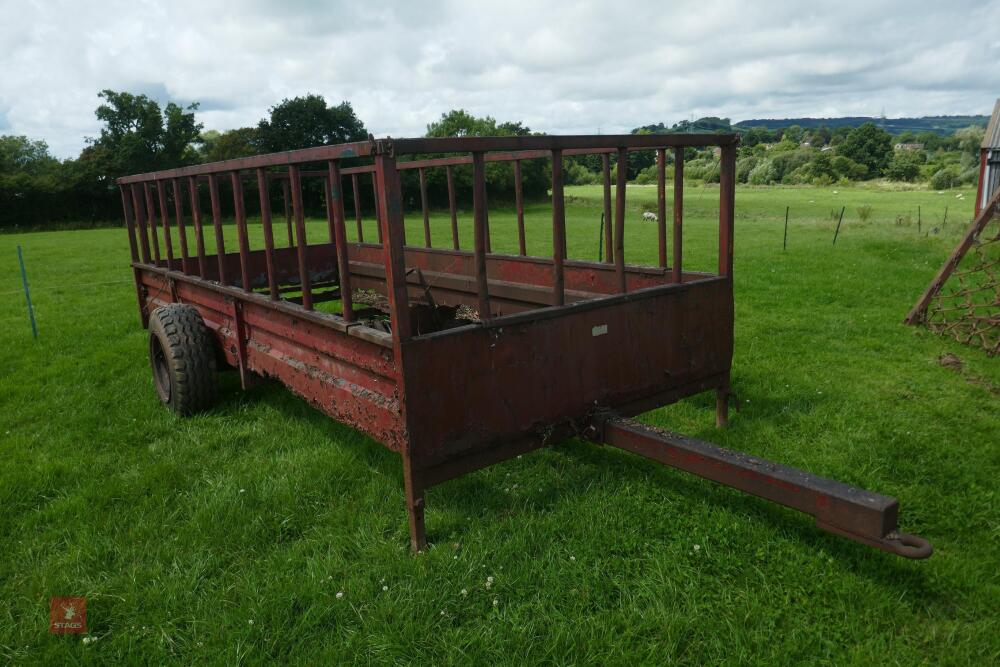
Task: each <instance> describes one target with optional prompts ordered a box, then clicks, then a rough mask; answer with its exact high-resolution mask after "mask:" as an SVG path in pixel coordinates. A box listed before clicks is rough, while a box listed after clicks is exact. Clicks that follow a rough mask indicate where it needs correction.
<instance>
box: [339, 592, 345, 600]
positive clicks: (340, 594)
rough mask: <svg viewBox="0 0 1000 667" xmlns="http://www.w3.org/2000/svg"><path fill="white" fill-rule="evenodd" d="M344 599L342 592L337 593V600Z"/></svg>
mask: <svg viewBox="0 0 1000 667" xmlns="http://www.w3.org/2000/svg"><path fill="white" fill-rule="evenodd" d="M342 597H344V591H337V599H338V600H339V599H340V598H342Z"/></svg>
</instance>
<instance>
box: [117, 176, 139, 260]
mask: <svg viewBox="0 0 1000 667" xmlns="http://www.w3.org/2000/svg"><path fill="white" fill-rule="evenodd" d="M118 190H119V191H120V192H121V195H122V212H123V213H124V214H125V230H126V231H127V232H128V250H129V255H130V256H131V257H132V261H133V262H136V263H138V261H139V246H138V245H136V240H135V217H134V216H133V215H132V202H131V201H130V198H129V197H127V196H125V186H124V185H119V186H118Z"/></svg>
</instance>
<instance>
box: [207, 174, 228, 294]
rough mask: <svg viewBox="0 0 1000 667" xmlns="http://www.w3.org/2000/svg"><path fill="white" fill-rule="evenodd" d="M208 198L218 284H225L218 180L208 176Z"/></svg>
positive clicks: (224, 256)
mask: <svg viewBox="0 0 1000 667" xmlns="http://www.w3.org/2000/svg"><path fill="white" fill-rule="evenodd" d="M208 196H209V199H210V200H211V202H212V226H213V227H214V228H215V256H216V258H217V259H218V263H219V282H220V283H222V284H223V285H225V284H226V282H227V281H226V242H225V239H224V238H223V236H222V209H221V207H220V205H219V179H218V178H217V176H216V174H209V175H208Z"/></svg>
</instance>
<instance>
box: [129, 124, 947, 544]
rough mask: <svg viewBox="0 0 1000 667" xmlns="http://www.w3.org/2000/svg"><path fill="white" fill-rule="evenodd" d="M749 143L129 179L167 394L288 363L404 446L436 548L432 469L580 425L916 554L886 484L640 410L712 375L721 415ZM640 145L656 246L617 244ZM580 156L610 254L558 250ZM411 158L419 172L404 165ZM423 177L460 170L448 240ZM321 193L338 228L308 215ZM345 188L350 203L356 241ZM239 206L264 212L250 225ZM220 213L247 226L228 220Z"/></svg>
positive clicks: (381, 159) (502, 454) (367, 427)
mask: <svg viewBox="0 0 1000 667" xmlns="http://www.w3.org/2000/svg"><path fill="white" fill-rule="evenodd" d="M737 144H738V137H737V136H736V135H733V134H711V135H708V134H671V135H646V136H641V135H640V136H636V135H627V136H614V135H610V136H607V135H603V136H518V137H464V138H436V139H396V140H393V139H380V140H375V139H374V138H369V140H368V141H362V142H356V143H348V144H342V145H332V146H320V147H316V148H309V149H305V150H297V151H290V152H285V153H275V154H270V155H260V156H256V157H248V158H240V159H235V160H228V161H225V162H217V163H212V164H204V165H197V166H190V167H183V168H179V169H170V170H165V171H159V172H155V173H150V174H141V175H135V176H126V177H124V178H120V179H118V184H119V186H120V188H121V195H122V205H123V208H124V213H125V222H126V228H127V230H128V239H129V244H130V249H131V256H132V262H131V266H132V271H133V274H134V277H135V287H136V296H137V298H138V302H139V310H140V313H141V319H142V324H143V326H144V327H147V328H148V329H149V331H150V337H149V351H150V359H151V364H152V369H153V379H154V385H155V387H156V390H157V392H158V394H159V396H160V398H161V400H162V401H163V402H164V403H165V404H166V405H167V406H168V407H170V408H171V409H173V410H175V411H176V412H178V413H180V414H189V413H191V412H194V411H197V410H199V409H202V408H205V407H207V406H208V405H209V404H210V403H211V401H212V399H213V397H214V395H215V375H216V370H217V368H218V367H219V366H220V365H221V366H226V367H232V368H235V369H237V370H238V372H239V377H240V380H241V383H242V385H243V386H244V387H246V386H248V385H250V384H251V383H253V382H254V381H255V380H256V379H257V378H260V377H268V378H274V379H277V380H279V381H280V382H282V383H283V384H284V385H285V386H286V387H287V388H288V389H290V390H291V391H292V392H294V393H296V394H298V395H300V396H302V397H303V398H305V399H306V400H307V401H309V403H311V404H312V405H314V406H315V407H316V408H318V409H319V410H321V411H323V412H324V413H326V414H327V415H329V416H330V417H332V418H334V419H336V420H338V421H340V422H342V423H344V424H348V425H350V426H352V427H354V428H356V429H358V430H360V431H362V432H364V433H366V434H367V435H368V436H370V437H371V438H373V439H374V440H377V441H378V442H380V443H382V444H383V445H385V446H386V447H388V448H389V449H391V450H393V451H397V452H399V453H400V455H401V456H402V464H403V465H402V468H403V479H404V487H405V497H406V507H407V510H408V513H409V528H410V539H411V544H412V547H413V548H414V549H417V550H419V549H422V548H423V547H424V546H425V544H426V536H425V527H424V502H425V493H426V491H427V490H428V489H429V488H431V487H433V486H435V485H438V484H441V483H442V482H445V481H447V480H450V479H453V478H455V477H458V476H460V475H463V474H465V473H468V472H471V471H473V470H477V469H480V468H483V467H485V466H489V465H491V464H493V463H497V462H499V461H503V460H505V459H508V458H511V457H513V456H517V455H519V454H522V453H525V452H528V451H530V450H533V449H536V448H539V447H543V446H547V445H551V444H555V443H557V442H559V441H561V440H564V439H566V438H569V437H582V438H585V439H588V440H590V441H593V442H597V443H603V444H607V445H611V446H614V447H618V448H621V449H624V450H626V451H630V452H634V453H636V454H639V455H641V456H644V457H646V458H648V459H652V460H654V461H658V462H661V463H664V464H666V465H669V466H672V467H675V468H678V469H681V470H685V471H688V472H691V473H694V474H696V475H699V476H701V477H705V478H708V479H710V480H713V481H715V482H718V483H720V484H724V485H726V486H731V487H733V488H736V489H739V490H741V491H744V492H747V493H750V494H753V495H756V496H759V497H762V498H765V499H767V500H770V501H773V502H777V503H780V504H782V505H786V506H788V507H791V508H793V509H796V510H799V511H801V512H804V513H806V514H810V515H813V516H814V517H815V518H816V523H817V525H818V527H820V528H822V529H823V530H826V531H830V532H833V533H836V534H838V535H842V536H844V537H847V538H849V539H852V540H855V541H857V542H861V543H863V544H867V545H870V546H874V547H877V548H880V549H883V550H886V551H889V552H892V553H895V554H898V555H900V556H905V557H909V558H925V557H927V556H929V555H930V553H931V547H930V545H929V543H927V541H926V540H923V539H922V538H919V537H916V536H912V535H906V534H902V533H899V532H898V531H897V525H896V524H897V509H898V504H897V502H896V500H895V499H893V498H889V497H886V496H881V495H878V494H875V493H871V492H869V491H865V490H862V489H858V488H855V487H851V486H848V485H846V484H841V483H839V482H835V481H831V480H827V479H823V478H820V477H817V476H814V475H811V474H808V473H805V472H802V471H799V470H794V469H791V468H786V467H784V466H780V465H777V464H774V463H770V462H767V461H764V460H761V459H758V458H756V457H753V456H747V455H745V454H740V453H736V452H732V451H728V450H725V449H722V448H720V447H716V446H715V445H711V444H709V443H705V442H699V441H696V440H693V439H691V438H687V437H684V436H682V435H678V434H674V433H668V432H664V431H660V430H657V429H653V428H651V427H649V426H645V425H643V424H640V423H638V422H635V421H632V420H631V419H630V418H631V417H633V416H635V415H638V414H641V413H643V412H646V411H648V410H651V409H654V408H656V407H659V406H663V405H667V404H669V403H673V402H675V401H678V400H680V399H682V398H685V397H688V396H692V395H695V394H698V393H700V392H705V391H713V392H715V395H716V420H717V423H718V425H719V426H724V425H725V424H726V421H727V410H728V401H729V396H730V368H731V365H732V355H733V207H734V194H735V179H734V174H735V158H736V147H737ZM712 147H717V148H718V149H719V153H720V155H721V157H720V161H721V163H720V174H721V176H720V187H719V193H720V194H719V202H718V262H717V267H715V266H713V268H712V270H709V271H704V270H702V271H696V270H689V269H686V268H684V255H683V252H684V244H683V233H684V199H683V195H684V178H683V175H684V151H685V149H691V148H694V149H697V148H712ZM630 151H653V152H654V153H655V156H656V165H657V175H658V179H657V181H658V184H657V195H658V196H657V215H656V216H655V224H656V237H657V246H656V254H657V257H658V261H657V263H656V265H654V266H645V265H640V264H637V263H635V262H629V263H626V261H625V224H626V217H628V209H627V208H626V175H627V165H628V162H627V160H628V153H629V152H630ZM588 154H594V155H597V156H599V160H600V162H601V165H602V175H603V191H604V201H603V212H602V215H603V217H602V220H606V221H607V224H606V225H604V226H603V230H602V231H601V234H602V244H603V247H604V249H605V251H604V253H603V254H602V256H601V257H600V259H598V260H597V261H582V260H579V259H571V258H569V257H568V256H567V252H566V247H567V233H566V214H565V197H564V193H563V168H564V162H565V160H566V158H567V157H569V156H579V155H588ZM671 157H672V163H673V166H672V169H673V181H672V189H673V196H672V197H671V200H672V203H671V207H672V211H668V210H667V192H666V190H667V183H668V179H667V178H666V169H667V164H668V161H670V160H669V158H671ZM531 161H543V166H544V174H545V178H548V175H549V174H551V182H550V183H547V185H548V186H549V191H550V193H551V236H549V233H548V232H547V231H546V232H545V233H544V234H545V237H546V240H545V243H544V246H545V254H544V255H532V254H529V253H528V248H527V245H528V244H527V243H526V234H525V207H524V200H525V195H526V193H525V192H524V187H523V185H524V182H523V181H522V170H523V168H526V167H529V166H531V167H537V166H538V164H537V162H531ZM496 163H502V164H501V165H500V166H499V167H498V166H496ZM529 163H530V164H529ZM612 164H614V165H616V166H617V171H616V173H615V174H614V180H615V188H614V189H612V180H613V179H612V173H613V172H612V168H611V166H612ZM504 165H506V166H504ZM487 169H491V170H493V171H494V172H495V171H496V170H497V169H502V170H506V171H505V173H506V174H507V175H508V176H509V177H511V178H512V180H513V188H514V195H515V197H514V199H515V202H516V204H515V207H516V216H515V219H516V225H517V230H516V231H517V239H518V242H517V245H518V249H517V252H516V253H515V252H513V250H511V251H509V252H498V251H496V250H494V248H493V239H492V238H491V222H490V218H489V207H488V203H487V178H486V174H487ZM412 170H417V175H416V176H417V178H412V174H411V175H406V178H405V179H404V178H403V175H404V174H405V172H407V171H412ZM460 170H462V171H461V173H460ZM470 171H471V179H469V172H470ZM435 172H436V173H435ZM536 173H537V172H536ZM432 176H433V177H434V178H435V179H437V182H438V183H444V182H446V183H447V195H448V220H449V222H450V232H451V234H450V236H451V239H450V240H451V243H448V244H445V246H444V247H433V244H432V236H433V235H432V234H431V224H430V216H429V213H428V210H429V209H428V207H429V198H428V182H429V181H430V180H431V177H432ZM459 176H462V177H463V178H465V179H467V182H470V183H471V195H472V196H471V199H472V227H473V234H472V236H473V243H472V246H471V247H463V245H462V244H461V243H460V238H459V233H458V230H459V224H458V218H459V211H458V207H457V200H458V198H459V197H458V195H459V190H460V189H461V188H460V187H459ZM404 181H406V182H408V183H409V184H410V186H409V187H411V188H415V187H419V190H420V192H419V195H420V196H419V199H420V202H421V206H420V212H421V214H422V229H421V228H420V227H418V226H416V225H415V227H417V228H418V229H421V231H422V232H423V233H422V235H419V236H422V238H421V239H419V241H421V242H417V240H416V239H413V238H409V239H408V238H406V232H405V229H404V224H403V216H404V192H403V182H404ZM310 188H312V189H310ZM320 192H322V193H323V195H322V200H320V199H319V193H320ZM442 192H443V191H442ZM345 193H350V195H348V196H345ZM612 193H613V194H612ZM411 194H413V192H411ZM462 194H464V193H462ZM310 197H312V201H313V202H314V204H313V205H317V204H321V205H322V210H323V211H324V212H325V216H326V225H325V227H319V226H315V225H314V226H308V227H307V225H306V213H305V209H306V207H307V206H308V205H309V198H310ZM251 200H252V202H251ZM414 200H415V198H414ZM442 200H443V197H442ZM345 203H347V204H350V205H351V206H353V211H352V212H353V214H354V215H353V218H354V220H352V221H351V222H352V223H353V224H352V225H351V226H352V234H350V236H352V237H353V238H352V239H351V240H348V237H349V235H348V231H347V227H348V224H349V223H348V219H347V216H348V212H349V211H347V210H345ZM206 208H207V211H206V210H203V209H206ZM248 209H251V210H253V211H254V212H255V213H258V214H259V222H258V221H257V219H256V217H257V216H255V219H254V220H253V224H248V221H247V211H248ZM275 209H277V210H275ZM364 210H371V211H374V217H375V219H376V221H377V225H376V230H375V236H376V237H377V238H371V236H372V234H371V231H372V230H371V229H370V228H369V230H368V233H369V238H365V235H364V233H365V229H364V225H363V224H362V218H363V215H362V214H363V211H364ZM224 213H225V215H226V217H227V219H228V218H229V217H230V216H231V218H232V221H233V224H228V222H227V224H223V214H224ZM668 214H669V217H670V218H671V220H670V224H669V225H668V224H667V219H668ZM276 217H277V218H278V220H277V221H276V220H275V218H276ZM282 217H284V221H283V222H282V220H281V218H282ZM595 223H596V219H595ZM493 224H494V225H496V224H497V223H496V222H494V223H493ZM510 224H514V223H513V222H512V223H510ZM639 224H645V223H642V222H640V223H639ZM547 226H548V225H547V224H546V227H547ZM282 227H284V228H285V229H284V230H283V229H282ZM354 227H356V230H354V229H353V228H354ZM206 228H208V229H206ZM594 230H595V231H597V225H596V224H595V225H594ZM307 231H308V235H307ZM283 232H287V233H283ZM317 233H318V236H317ZM511 233H512V234H513V230H511ZM234 234H235V248H236V250H231V248H233V247H234V240H233V238H232V237H233V235H234ZM445 235H446V234H445ZM286 236H287V243H285V242H284V238H285V237H286ZM438 238H439V239H440V238H441V234H439V236H438ZM549 239H551V241H550V242H549ZM466 245H467V244H466ZM252 246H259V247H252ZM550 249H551V251H550ZM668 249H669V250H670V253H669V254H668ZM651 254H652V251H651ZM714 264H715V262H713V265H714Z"/></svg>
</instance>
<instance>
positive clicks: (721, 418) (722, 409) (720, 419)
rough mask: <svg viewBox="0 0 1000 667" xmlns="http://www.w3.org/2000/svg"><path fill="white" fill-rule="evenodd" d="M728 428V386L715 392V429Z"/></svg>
mask: <svg viewBox="0 0 1000 667" xmlns="http://www.w3.org/2000/svg"><path fill="white" fill-rule="evenodd" d="M727 426H729V385H728V384H726V386H724V387H719V388H718V389H716V390H715V427H716V428H726V427H727Z"/></svg>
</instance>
